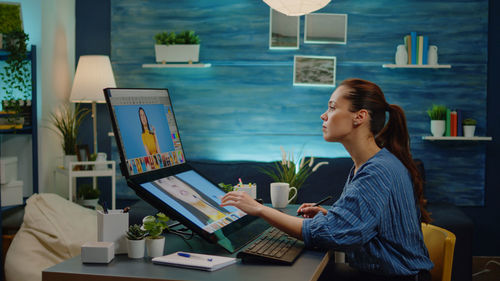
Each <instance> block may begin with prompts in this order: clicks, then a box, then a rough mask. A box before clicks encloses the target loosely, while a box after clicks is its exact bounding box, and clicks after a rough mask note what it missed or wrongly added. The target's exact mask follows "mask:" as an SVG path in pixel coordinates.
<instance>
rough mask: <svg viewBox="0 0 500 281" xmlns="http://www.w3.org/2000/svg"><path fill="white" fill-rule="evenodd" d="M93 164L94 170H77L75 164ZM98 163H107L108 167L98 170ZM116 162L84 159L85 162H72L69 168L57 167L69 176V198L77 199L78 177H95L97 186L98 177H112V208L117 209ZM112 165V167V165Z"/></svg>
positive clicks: (71, 199) (59, 171) (61, 172)
mask: <svg viewBox="0 0 500 281" xmlns="http://www.w3.org/2000/svg"><path fill="white" fill-rule="evenodd" d="M82 165H86V166H89V165H90V166H92V169H93V170H76V171H74V170H73V168H74V167H75V166H82ZM96 165H106V169H102V170H96V169H95V167H96ZM115 165H116V162H115V161H113V160H110V161H98V162H96V161H84V162H70V163H69V167H70V168H69V170H66V169H64V168H62V167H57V168H56V171H57V172H58V173H60V174H63V175H65V176H67V177H68V199H69V200H70V201H75V199H76V178H88V177H91V178H93V186H94V188H96V187H97V177H111V208H112V209H116V172H115ZM110 166H111V167H110Z"/></svg>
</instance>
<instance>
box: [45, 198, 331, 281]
mask: <svg viewBox="0 0 500 281" xmlns="http://www.w3.org/2000/svg"><path fill="white" fill-rule="evenodd" d="M294 210H296V206H291V207H289V208H287V210H286V211H287V212H292V211H294ZM188 244H189V245H188ZM175 251H192V252H197V253H210V254H216V255H225V256H229V255H228V254H227V252H225V251H224V250H222V249H221V248H220V247H219V246H217V245H215V244H210V243H208V242H206V241H205V240H203V238H201V237H199V236H197V235H195V236H194V237H193V238H192V239H191V240H188V241H187V243H185V242H184V241H183V240H182V239H181V238H180V237H178V236H176V235H173V234H167V235H166V240H165V254H170V253H173V252H175ZM232 256H233V257H234V256H236V254H234V255H232ZM329 259H330V254H329V253H326V252H320V251H313V250H305V251H304V252H303V253H302V254H301V255H300V257H299V258H298V259H297V260H296V261H295V263H294V264H293V265H291V266H283V265H269V264H258V265H257V264H242V263H241V260H239V261H238V262H237V263H236V264H235V265H231V266H228V267H225V268H223V269H220V270H217V271H213V272H206V271H201V270H194V269H185V268H177V267H172V266H165V265H156V264H153V263H152V262H151V258H143V259H129V258H128V257H127V255H116V256H115V258H114V259H113V260H112V261H111V262H110V263H109V264H83V263H82V262H81V257H80V256H77V257H74V258H72V259H69V260H66V261H64V262H62V263H60V264H57V265H55V266H53V267H50V268H48V269H45V270H44V271H43V272H42V280H43V281H48V280H51V281H62V280H72V281H80V280H103V281H111V280H144V279H147V280H151V281H155V280H203V281H205V280H207V281H212V280H213V281H220V280H238V281H245V280H259V281H265V280H287V281H293V280H300V281H304V280H316V279H317V278H318V277H319V275H320V274H321V272H322V271H323V268H324V267H325V265H326V264H327V263H328V260H329Z"/></svg>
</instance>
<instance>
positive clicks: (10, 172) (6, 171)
mask: <svg viewBox="0 0 500 281" xmlns="http://www.w3.org/2000/svg"><path fill="white" fill-rule="evenodd" d="M13 180H17V157H15V156H14V157H2V158H0V184H6V183H9V182H10V181H13Z"/></svg>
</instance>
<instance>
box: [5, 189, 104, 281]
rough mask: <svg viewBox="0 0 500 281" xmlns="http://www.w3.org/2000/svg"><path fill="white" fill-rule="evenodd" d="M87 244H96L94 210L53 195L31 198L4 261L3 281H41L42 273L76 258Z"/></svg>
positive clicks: (35, 195) (38, 195) (36, 195)
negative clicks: (4, 277)
mask: <svg viewBox="0 0 500 281" xmlns="http://www.w3.org/2000/svg"><path fill="white" fill-rule="evenodd" d="M87 241H97V215H96V211H95V210H91V209H87V208H84V207H81V206H80V205H78V204H75V203H73V202H70V201H68V200H66V199H64V198H62V197H60V196H59V195H56V194H50V193H44V194H34V195H32V196H31V197H30V198H29V199H28V200H27V201H26V207H25V213H24V220H23V224H22V225H21V228H20V229H19V231H18V232H17V234H16V236H14V239H13V240H12V243H11V245H10V247H9V250H8V252H7V256H6V258H5V275H6V279H7V281H10V280H12V281H14V280H25V281H30V280H37V281H38V280H42V270H44V269H46V268H48V267H51V266H53V265H55V264H58V263H60V262H62V261H64V260H66V259H69V258H72V257H74V256H77V255H79V254H80V250H81V245H82V244H83V243H85V242H87Z"/></svg>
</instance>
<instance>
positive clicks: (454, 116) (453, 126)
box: [450, 110, 457, 137]
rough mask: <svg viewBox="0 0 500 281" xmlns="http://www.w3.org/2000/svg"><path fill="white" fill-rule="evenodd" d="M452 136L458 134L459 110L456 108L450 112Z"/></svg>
mask: <svg viewBox="0 0 500 281" xmlns="http://www.w3.org/2000/svg"><path fill="white" fill-rule="evenodd" d="M450 136H451V137H456V136H457V112H456V111H455V110H453V111H451V112H450Z"/></svg>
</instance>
